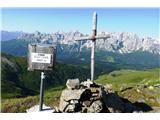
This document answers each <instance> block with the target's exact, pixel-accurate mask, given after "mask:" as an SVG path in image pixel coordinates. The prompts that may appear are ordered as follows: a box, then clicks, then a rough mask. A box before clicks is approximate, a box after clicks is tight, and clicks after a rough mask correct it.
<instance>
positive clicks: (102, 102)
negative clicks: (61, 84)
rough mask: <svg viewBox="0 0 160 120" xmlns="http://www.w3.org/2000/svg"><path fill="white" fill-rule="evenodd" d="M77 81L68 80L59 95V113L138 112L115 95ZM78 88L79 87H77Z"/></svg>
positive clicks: (88, 81) (93, 85)
mask: <svg viewBox="0 0 160 120" xmlns="http://www.w3.org/2000/svg"><path fill="white" fill-rule="evenodd" d="M78 81H79V80H78V79H68V81H67V83H66V86H67V88H66V89H64V90H63V91H62V93H61V97H60V103H59V108H58V109H59V112H64V113H101V112H103V113H105V112H108V113H122V112H138V111H140V110H138V109H137V108H136V106H134V105H132V103H131V102H129V101H128V102H127V101H125V102H124V100H123V99H122V98H121V97H119V96H118V95H117V94H116V93H114V92H113V91H111V90H109V89H108V88H105V87H104V86H102V85H99V84H96V83H94V82H92V81H91V80H87V81H84V82H81V83H79V84H78ZM78 86H79V87H78Z"/></svg>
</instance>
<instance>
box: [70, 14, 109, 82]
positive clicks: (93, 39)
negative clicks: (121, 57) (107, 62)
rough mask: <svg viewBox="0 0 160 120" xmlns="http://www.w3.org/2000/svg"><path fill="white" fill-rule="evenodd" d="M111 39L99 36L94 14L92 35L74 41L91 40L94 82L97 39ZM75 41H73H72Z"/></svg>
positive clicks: (92, 78)
mask: <svg viewBox="0 0 160 120" xmlns="http://www.w3.org/2000/svg"><path fill="white" fill-rule="evenodd" d="M107 38H110V35H105V36H97V13H96V12H94V14H93V26H92V35H91V36H88V37H80V38H77V39H74V40H75V41H86V40H91V47H92V48H91V81H94V72H95V71H94V67H95V66H94V62H95V61H94V60H95V58H94V56H95V42H96V40H97V39H104V40H106V39H107ZM72 40H73V39H72Z"/></svg>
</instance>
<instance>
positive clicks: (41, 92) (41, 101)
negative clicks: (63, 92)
mask: <svg viewBox="0 0 160 120" xmlns="http://www.w3.org/2000/svg"><path fill="white" fill-rule="evenodd" d="M44 79H45V75H44V72H41V85H40V97H39V111H42V110H43V97H44Z"/></svg>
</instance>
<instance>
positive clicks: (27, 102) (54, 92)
mask: <svg viewBox="0 0 160 120" xmlns="http://www.w3.org/2000/svg"><path fill="white" fill-rule="evenodd" d="M63 89H64V87H63V86H59V87H54V88H52V89H49V90H46V91H45V94H44V103H45V105H48V106H50V107H55V106H56V107H58V105H59V98H60V95H61V92H62V90H63ZM36 104H39V96H38V95H37V96H28V97H25V98H14V99H2V104H1V112H4V113H18V112H20V113H24V112H26V110H27V109H29V108H31V107H32V106H34V105H36Z"/></svg>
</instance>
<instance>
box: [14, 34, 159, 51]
mask: <svg viewBox="0 0 160 120" xmlns="http://www.w3.org/2000/svg"><path fill="white" fill-rule="evenodd" d="M105 35H110V38H108V39H107V40H103V39H99V40H97V41H96V49H97V50H103V51H109V52H117V53H121V54H124V53H132V52H135V51H145V52H150V53H153V54H160V42H159V41H158V40H156V39H153V38H151V37H146V38H140V37H139V36H138V35H137V34H135V33H130V32H100V33H99V34H98V36H105ZM86 36H88V35H87V34H83V33H81V32H79V31H72V32H55V33H52V34H49V33H41V32H39V31H36V32H34V33H24V32H22V33H21V34H20V35H19V36H17V37H16V39H19V40H25V41H28V42H30V43H46V44H52V43H53V44H56V45H59V47H60V48H61V50H63V49H65V48H66V46H67V49H69V50H70V51H73V52H75V51H79V52H81V50H82V49H90V47H91V41H81V42H77V41H74V39H76V38H79V37H86Z"/></svg>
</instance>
